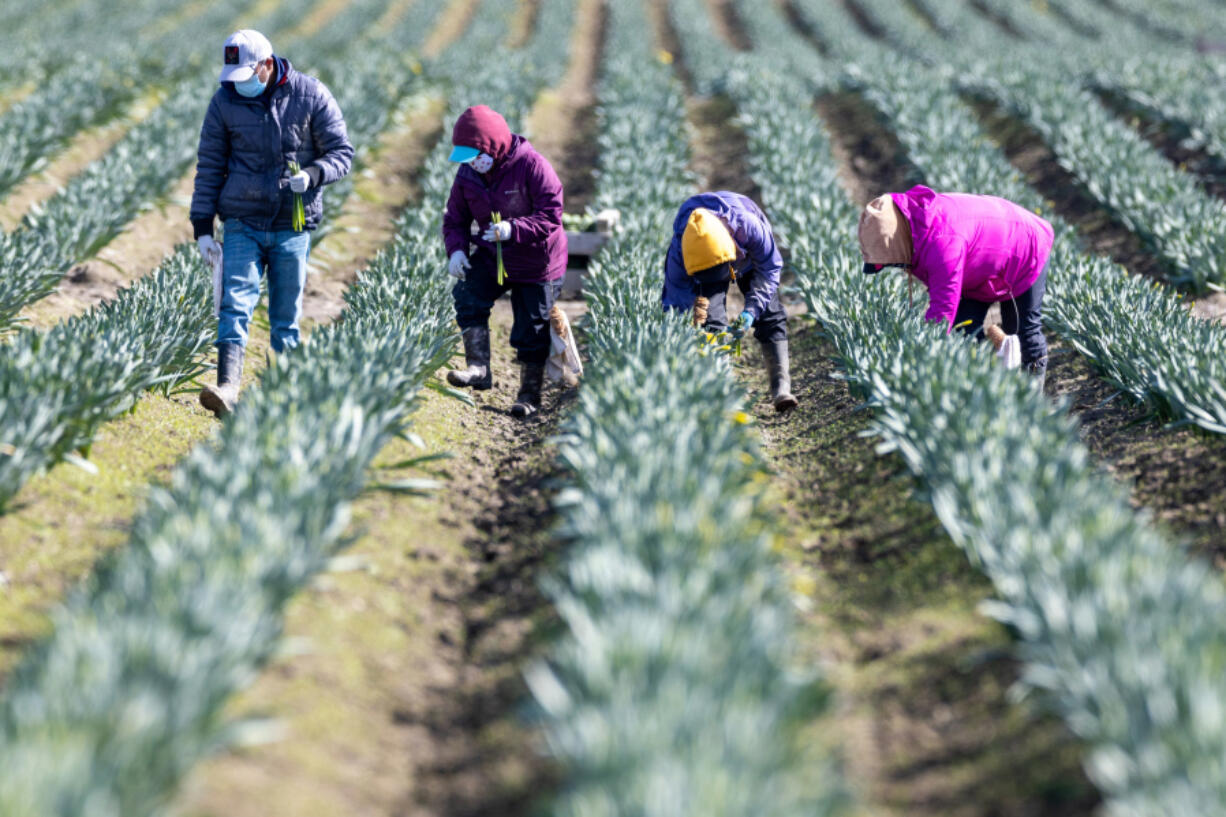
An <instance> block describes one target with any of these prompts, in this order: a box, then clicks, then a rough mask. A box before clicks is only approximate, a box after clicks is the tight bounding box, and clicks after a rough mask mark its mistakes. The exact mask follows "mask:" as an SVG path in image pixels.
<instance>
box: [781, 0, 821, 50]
mask: <svg viewBox="0 0 1226 817" xmlns="http://www.w3.org/2000/svg"><path fill="white" fill-rule="evenodd" d="M778 3H779V8H780V10H781V11H782V12H783V17H784V19H786V20H787V21H788V25H790V26H791V27H792V28H793V29H794V30H795V31H796V33H797V34H799V35H800V37H801V39H802V40H804V41H805V42H806V43H808V44H809V47H810V48H812V49H813V50H814V51H816V52H817V53H818V54H821V55H822V56H823V57H829V56H830V43H829V42H828V41H827V40H826V39H825V38H824V37H823V36H822V33H821V32H820V31H818V30H817V29H816V28H814V26H813V23H812V21H811V20H809V18H808V17H806V16H805V14H804V12H802V11H801V10H800V7H799V6H797V5H796V0H778Z"/></svg>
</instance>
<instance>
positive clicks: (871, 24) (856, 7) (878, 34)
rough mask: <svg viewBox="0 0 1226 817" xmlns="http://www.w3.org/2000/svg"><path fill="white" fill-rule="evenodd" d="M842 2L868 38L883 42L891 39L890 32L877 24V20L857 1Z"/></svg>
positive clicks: (845, 0) (842, 0) (846, 0)
mask: <svg viewBox="0 0 1226 817" xmlns="http://www.w3.org/2000/svg"><path fill="white" fill-rule="evenodd" d="M841 2H842V5H843V9H844V10H845V11H846V12H847V15H848V16H849V17H851V19H852V20H854V21H855V24H856V25H857V26H858V27H859V28H860V30H861V31H863V32H864V33H865V34H866V35H867V36H869V37H871V38H872V39H874V40H880V41H882V42H885V41H886V40H888V39H889V32H887V31H886V30H885V29H884V28H882V27H881V23H879V22H877V19H876V18H875V17H873V15H871V14H869V12H868V10H867V9H865V8H864V7H863V6H861V5H860V4H859V3H857V2H856V0H841Z"/></svg>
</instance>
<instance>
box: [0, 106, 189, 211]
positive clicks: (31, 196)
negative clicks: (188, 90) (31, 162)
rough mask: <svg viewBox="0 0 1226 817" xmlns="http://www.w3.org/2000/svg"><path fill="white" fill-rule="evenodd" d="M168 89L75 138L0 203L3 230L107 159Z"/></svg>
mask: <svg viewBox="0 0 1226 817" xmlns="http://www.w3.org/2000/svg"><path fill="white" fill-rule="evenodd" d="M164 94H165V91H164V89H157V90H155V91H151V92H149V93H147V94H145V95H143V96H142V97H140V98H139V99H137V100H136V101H135V102H133V103H132V104H130V105H128V106H127V108H126V109H125V110H124V112H123V114H122V115H120V116H118V117H116V118H115V119H113V120H111V121H109V122H107V123H105V124H101V125H97V126H95V127H91V128H86V129H85V130H82V131H81V132H80V133H78V134H76V135H75V136H73V137H72V138H71V139H70V140H69V141H68V143H67V144H66V145H64V147H62V148H61V149H60V150H58V151H57V152H56V153H55V154H53V155H52V156H51V157H48V163H47V165H45V166H44V167H43V168H42V169H41V170H39V171H38V172H36V173H34V174H32V175H30V176H27V177H26V178H25V179H24V180H22V181H21V182H19V183H18V184H17V185H16V186H15V187H13V188H12V190H10V191H9V193H8V195H6V196H4V197H3V199H2V200H0V229H3V230H5V231H6V232H12V231H13V230H15V229H17V228H18V227H19V226H20V224H21V219H22V217H23V216H25V214H26V213H28V212H29V211H30V210H31V209H32V208H35V207H37V206H38V205H39V204H42V203H43V202H45V201H46V200H47V199H49V198H51V197H52V196H54V195H55V194H56V192H58V191H59V190H60V188H62V187H63V186H64V185H66V184H67V183H68V182H69V181H70V180H71V179H72V178H73V177H74V176H76V175H77V174H78V173H80V172H81V171H82V170H84V169H85V168H86V167H88V166H89V165H91V164H93V163H94V162H96V161H98V160H99V159H101V158H102V157H103V156H105V155H106V154H107V153H108V152H109V151H110V150H111V148H112V147H114V146H115V144H116V143H117V142H118V141H119V140H120V139H122V138H123V137H124V136H125V135H126V134H127V133H128V131H130V130H131V129H132V128H134V127H135V126H136V125H138V124H140V122H141V121H142V120H144V119H145V118H146V117H148V116H149V115H150V114H151V113H153V111H154V109H155V108H156V107H157V106H158V104H160V103H161V101H162V99H163V96H164Z"/></svg>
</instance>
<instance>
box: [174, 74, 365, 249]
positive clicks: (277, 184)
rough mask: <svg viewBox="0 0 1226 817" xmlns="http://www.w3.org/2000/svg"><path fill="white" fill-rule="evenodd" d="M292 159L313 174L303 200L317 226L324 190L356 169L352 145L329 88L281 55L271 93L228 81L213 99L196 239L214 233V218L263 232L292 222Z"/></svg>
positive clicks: (197, 198) (194, 212) (196, 199)
mask: <svg viewBox="0 0 1226 817" xmlns="http://www.w3.org/2000/svg"><path fill="white" fill-rule="evenodd" d="M290 161H297V162H298V164H299V165H300V166H301V167H302V169H303V170H306V171H307V172H308V173H310V174H311V181H312V183H311V186H310V187H309V188H308V189H307V192H305V193H303V194H302V202H303V205H304V208H305V210H306V226H307V229H308V230H314V229H315V228H316V227H318V226H319V219H320V216H321V215H322V214H323V190H322V188H323V186H324V185H326V184H331V183H332V182H335V181H337V180H338V179H341V178H343V177H344V176H345V174H347V173H348V172H349V168H350V166H351V165H352V162H353V145H351V144H350V143H349V135H348V133H346V131H345V120H344V118H343V117H342V116H341V110H340V108H339V107H338V106H337V104H336V100H335V99H333V98H332V93H331V92H330V91H329V90H328V89H327V87H326V86H325V85H324V84H323V83H322V82H320V81H319V80H317V79H315V78H314V77H309V76H307V75H306V74H302V73H299V72H297V71H295V70H294V69H293V66H291V65H290V63H289V60H285V59H281V58H278V59H277V80H276V83H275V85H274V87H273V88H272V89H271V90H270V91H266V92H265V93H264V94H262V95H260V96H258V97H254V98H251V99H249V98H247V97H244V96H242V95H241V94H239V93H238V92H237V91H235V90H234V83H231V82H223V83H222V84H221V87H220V88H218V89H217V92H216V93H215V94H213V99H212V101H211V102H209V109H208V112H207V113H206V114H205V115H204V127H202V128H201V129H200V149H199V151H198V158H197V162H196V187H195V191H194V192H193V193H192V209H191V219H192V224H193V225H194V226H195V231H196V235H197V237H199V236H200V235H205V234H211V233H212V230H213V227H212V225H213V216H214V215H217V216H220V217H221V218H222V220H223V221H224V220H225V219H230V218H237V219H241V220H242V221H243V223H245V224H247V225H249V226H251V227H253V228H255V229H257V230H272V229H276V225H278V223H279V222H280V223H288V219H287V214H288V213H289V212H290V207H291V206H292V202H293V193H292V192H291V191H290V189H289V179H290V176H291V175H293V174H291V173H290V172H289V166H288V163H289V162H290ZM279 216H280V218H279ZM206 225H207V228H206Z"/></svg>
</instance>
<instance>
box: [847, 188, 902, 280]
mask: <svg viewBox="0 0 1226 817" xmlns="http://www.w3.org/2000/svg"><path fill="white" fill-rule="evenodd" d="M858 237H859V240H860V254H861V255H862V256H864V261H865V262H866V263H868V264H884V265H887V266H888V265H891V264H910V263H911V259H912V257H913V255H914V247H913V246H912V244H911V229H910V225H909V224H908V222H907V217H906V215H904V213H903V211H902V209H901V208H900V207H899V206H898V205H897V204H896V203H895V200H894V197H893V196H892V195H891V194H889V193H886V194H884V195H882V196H878V197H877V198H875V199H873V200H872V201H870V202H869V203H868V204H867V205H865V207H864V210H863V211H862V212H861V213H860V226H859V230H858Z"/></svg>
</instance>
